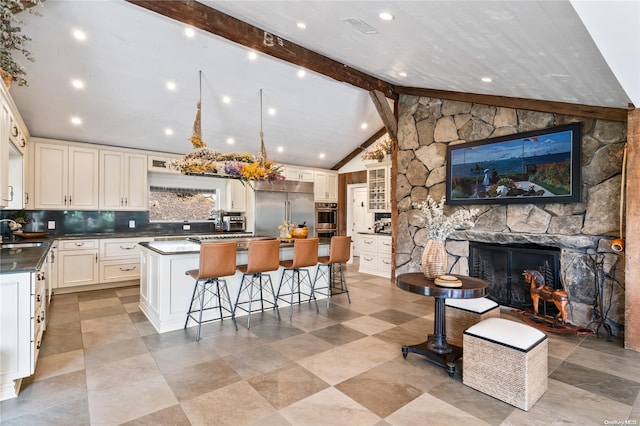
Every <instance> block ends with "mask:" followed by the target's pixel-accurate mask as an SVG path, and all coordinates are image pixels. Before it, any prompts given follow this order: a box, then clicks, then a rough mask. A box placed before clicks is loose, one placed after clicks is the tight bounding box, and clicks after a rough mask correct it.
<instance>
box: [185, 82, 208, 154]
mask: <svg viewBox="0 0 640 426" xmlns="http://www.w3.org/2000/svg"><path fill="white" fill-rule="evenodd" d="M198 76H199V83H200V93H199V98H198V104H197V106H196V119H195V121H194V122H193V136H191V137H190V138H189V140H190V141H191V144H193V148H194V149H198V148H204V147H206V146H207V144H206V143H204V141H203V140H202V124H201V118H200V117H201V107H202V70H200V71H199V74H198Z"/></svg>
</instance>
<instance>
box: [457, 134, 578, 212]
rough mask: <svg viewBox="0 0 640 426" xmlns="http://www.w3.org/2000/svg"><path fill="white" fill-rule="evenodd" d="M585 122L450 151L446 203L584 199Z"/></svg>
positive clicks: (544, 201) (459, 147)
mask: <svg viewBox="0 0 640 426" xmlns="http://www.w3.org/2000/svg"><path fill="white" fill-rule="evenodd" d="M581 127H582V123H572V124H567V125H563V126H557V127H552V128H548V129H543V130H534V131H530V132H524V133H517V134H513V135H508V136H500V137H496V138H491V139H485V140H480V141H475V142H469V143H464V144H458V145H449V146H448V147H447V191H446V197H447V204H495V203H571V202H579V201H580V186H581V185H580V173H581V170H580V147H581V144H582V137H581Z"/></svg>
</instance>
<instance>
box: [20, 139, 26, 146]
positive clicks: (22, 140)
mask: <svg viewBox="0 0 640 426" xmlns="http://www.w3.org/2000/svg"><path fill="white" fill-rule="evenodd" d="M25 146H27V141H25V140H24V138H20V148H24V147H25Z"/></svg>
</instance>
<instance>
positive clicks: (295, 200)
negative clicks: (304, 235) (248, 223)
mask: <svg viewBox="0 0 640 426" xmlns="http://www.w3.org/2000/svg"><path fill="white" fill-rule="evenodd" d="M254 190H255V191H254V194H255V214H254V218H255V227H254V229H255V234H256V235H257V236H270V237H278V236H279V235H280V231H279V230H278V225H282V221H284V220H286V221H287V222H288V223H295V224H297V225H301V224H303V223H305V225H306V226H307V227H309V237H315V236H316V229H315V223H314V221H315V204H314V200H313V182H298V181H290V180H281V181H274V182H262V181H258V182H255V183H254Z"/></svg>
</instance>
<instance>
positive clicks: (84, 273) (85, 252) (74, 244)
mask: <svg viewBox="0 0 640 426" xmlns="http://www.w3.org/2000/svg"><path fill="white" fill-rule="evenodd" d="M57 245H58V288H65V287H77V286H83V285H91V284H98V283H99V282H100V278H99V275H98V273H99V255H98V253H99V250H100V246H99V240H97V239H92V240H60V241H58V243H57Z"/></svg>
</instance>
